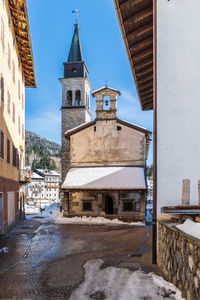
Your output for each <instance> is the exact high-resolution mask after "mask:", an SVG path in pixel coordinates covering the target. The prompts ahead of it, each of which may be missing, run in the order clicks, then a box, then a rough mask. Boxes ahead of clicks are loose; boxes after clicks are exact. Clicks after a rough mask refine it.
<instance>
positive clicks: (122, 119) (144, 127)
mask: <svg viewBox="0 0 200 300" xmlns="http://www.w3.org/2000/svg"><path fill="white" fill-rule="evenodd" d="M119 120H121V121H124V122H126V123H128V124H130V125H133V126H136V127H139V128H142V129H144V130H148V129H147V128H145V127H142V126H140V125H137V124H134V123H131V122H128V121H126V120H123V119H119Z"/></svg>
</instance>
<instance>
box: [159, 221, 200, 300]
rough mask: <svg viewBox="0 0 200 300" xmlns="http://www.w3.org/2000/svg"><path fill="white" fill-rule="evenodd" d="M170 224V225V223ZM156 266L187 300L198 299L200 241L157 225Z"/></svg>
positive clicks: (199, 294)
mask: <svg viewBox="0 0 200 300" xmlns="http://www.w3.org/2000/svg"><path fill="white" fill-rule="evenodd" d="M171 224H172V223H171ZM158 265H159V266H160V268H161V271H162V272H163V276H164V277H165V279H167V280H168V281H170V282H172V283H173V284H174V285H176V286H177V287H178V288H179V289H180V290H181V291H182V296H183V297H185V298H186V299H187V300H199V299H200V240H198V239H195V238H193V237H190V236H189V235H187V234H185V233H183V232H181V231H179V230H178V229H176V228H175V227H173V226H172V225H170V223H167V222H159V223H158Z"/></svg>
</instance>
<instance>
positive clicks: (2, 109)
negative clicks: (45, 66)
mask: <svg viewBox="0 0 200 300" xmlns="http://www.w3.org/2000/svg"><path fill="white" fill-rule="evenodd" d="M8 12H9V9H8V6H7V1H1V2H0V31H1V32H2V27H4V43H3V39H2V38H1V39H0V75H1V76H2V77H3V78H4V102H3V101H2V100H1V99H0V129H1V130H2V131H3V133H4V159H3V160H2V159H1V158H0V175H1V176H2V177H4V178H9V179H11V180H15V181H18V180H19V171H18V170H17V168H16V167H13V166H12V145H14V146H15V147H16V148H17V149H18V152H19V154H20V149H23V158H22V165H21V166H20V167H21V168H23V167H24V159H25V154H24V153H25V87H24V77H23V73H22V66H21V62H20V59H19V55H18V48H17V44H16V41H15V34H14V31H13V27H12V20H11V18H10V15H9V13H8ZM3 44H4V47H3ZM9 49H10V50H9ZM9 53H10V54H9ZM13 68H14V69H13ZM13 73H14V76H13ZM19 86H20V88H19ZM9 95H10V102H9V101H8V100H9ZM0 98H1V97H0ZM13 106H14V107H15V109H14V116H15V118H14V120H13ZM19 118H20V122H19ZM19 123H20V124H19ZM19 129H20V130H19ZM7 138H8V139H9V140H10V163H7Z"/></svg>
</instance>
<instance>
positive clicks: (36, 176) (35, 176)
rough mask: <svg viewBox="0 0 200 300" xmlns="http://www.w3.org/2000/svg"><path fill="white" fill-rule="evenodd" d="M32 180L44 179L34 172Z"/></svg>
mask: <svg viewBox="0 0 200 300" xmlns="http://www.w3.org/2000/svg"><path fill="white" fill-rule="evenodd" d="M31 178H32V179H43V177H42V176H41V175H39V174H38V173H36V172H32V174H31Z"/></svg>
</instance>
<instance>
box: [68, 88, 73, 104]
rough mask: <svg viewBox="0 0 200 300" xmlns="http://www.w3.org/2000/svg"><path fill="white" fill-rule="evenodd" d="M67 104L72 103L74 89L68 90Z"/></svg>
mask: <svg viewBox="0 0 200 300" xmlns="http://www.w3.org/2000/svg"><path fill="white" fill-rule="evenodd" d="M67 105H69V106H70V105H72V91H67Z"/></svg>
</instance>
